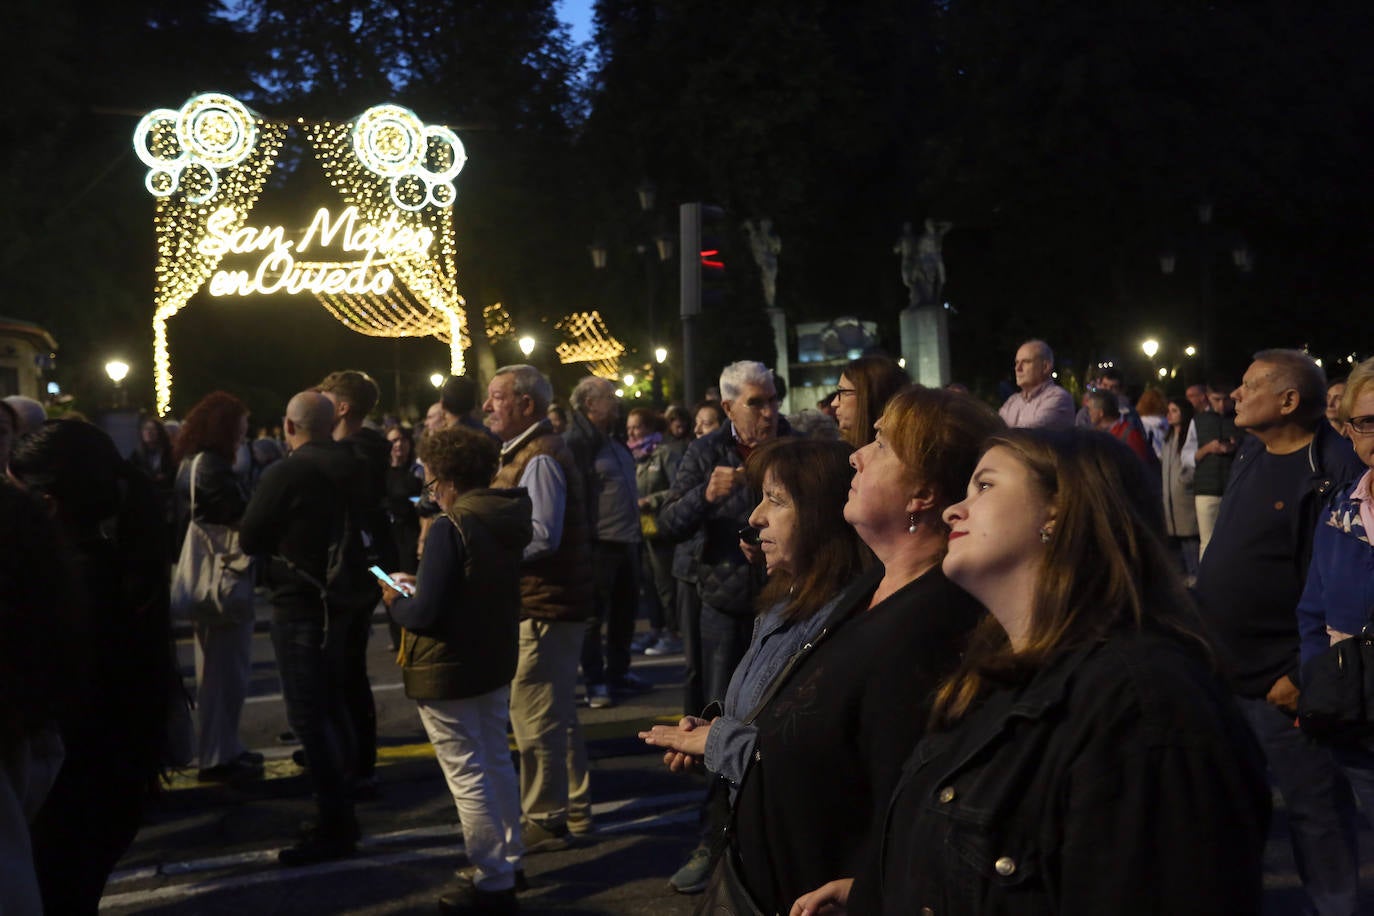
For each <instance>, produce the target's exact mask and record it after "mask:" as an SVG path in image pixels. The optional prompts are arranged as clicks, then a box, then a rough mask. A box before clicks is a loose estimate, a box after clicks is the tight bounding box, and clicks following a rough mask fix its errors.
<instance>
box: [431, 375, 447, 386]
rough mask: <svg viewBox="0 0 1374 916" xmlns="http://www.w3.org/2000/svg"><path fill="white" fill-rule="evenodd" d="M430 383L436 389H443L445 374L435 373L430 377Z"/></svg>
mask: <svg viewBox="0 0 1374 916" xmlns="http://www.w3.org/2000/svg"><path fill="white" fill-rule="evenodd" d="M429 383H430V384H431V385H433V386H434V387H435V388H441V387H443V384H444V374H443V373H442V372H435V373H434V374H433V375H431V376H430V377H429Z"/></svg>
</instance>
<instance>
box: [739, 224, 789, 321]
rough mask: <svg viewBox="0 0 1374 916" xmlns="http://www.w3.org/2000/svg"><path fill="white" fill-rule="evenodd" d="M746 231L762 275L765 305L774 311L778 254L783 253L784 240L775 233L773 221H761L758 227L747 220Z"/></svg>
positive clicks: (776, 295)
mask: <svg viewBox="0 0 1374 916" xmlns="http://www.w3.org/2000/svg"><path fill="white" fill-rule="evenodd" d="M744 229H745V231H746V232H748V233H749V247H750V248H751V249H753V252H754V263H755V264H757V265H758V266H759V273H760V274H761V275H762V280H763V301H764V304H765V305H766V306H767V307H768V308H770V309H772V308H774V307H775V305H774V304H775V302H776V301H777V298H778V254H779V253H780V252H781V251H782V239H781V238H779V237H778V234H777V233H776V232H775V231H773V221H772V220H771V219H761V220H759V222H758V224H757V225H755V224H754V221H753V220H748V219H747V220H745V221H744Z"/></svg>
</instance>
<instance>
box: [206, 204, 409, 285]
mask: <svg viewBox="0 0 1374 916" xmlns="http://www.w3.org/2000/svg"><path fill="white" fill-rule="evenodd" d="M238 218H239V216H238V213H236V212H235V211H234V210H233V209H232V208H230V207H225V208H223V209H220V210H216V211H215V212H214V213H212V214H211V215H210V219H209V220H208V221H207V223H206V235H205V238H203V239H201V241H200V243H199V244H197V245H196V250H197V251H198V252H200V254H202V255H205V256H206V257H222V256H224V255H226V254H255V253H257V252H264V254H263V257H262V260H261V261H259V262H258V266H257V269H256V270H252V271H248V270H221V271H216V273H215V275H214V276H213V277H211V278H210V295H212V296H234V295H238V296H251V295H254V294H271V293H287V294H293V295H294V294H296V293H317V294H318V293H353V294H355V295H366V294H369V293H370V294H378V295H379V294H381V293H385V292H386V291H387V290H389V289H391V286H392V284H393V283H394V282H395V279H394V277H393V275H392V272H391V270H390V269H389V268H387V267H385V266H374V261H375V262H383V263H384V262H385V261H386V259H388V258H391V257H397V256H400V257H406V256H415V255H424V254H425V253H426V252H427V251H429V248H430V246H431V245H432V244H433V243H434V233H433V232H432V231H431V230H429V229H427V228H425V227H423V226H422V227H420V228H418V229H416V228H412V227H410V226H403V225H401V223H400V221H399V220H398V219H397V218H396V214H394V213H393V214H391V215H390V216H388V217H387V219H386V221H385V222H383V223H382V224H381V225H373V224H372V223H365V222H362V221H361V220H359V218H358V208H357V207H348V208H346V209H345V210H344V211H343V212H342V213H340V214H339V215H338V218H337V219H336V218H333V217H332V215H331V214H330V212H329V209H328V208H327V207H321V208H320V209H319V210H317V211H315V217H314V219H312V220H311V221H310V226H309V227H308V228H307V229H306V230H305V232H304V233H303V234H302V235H301V237H300V238H299V239H291V238H287V235H286V229H285V228H284V227H282V226H264V227H260V228H253V227H249V226H245V227H243V228H241V229H234V228H233V225H234V223H235V222H237V221H238ZM312 246H314V247H317V248H337V249H339V250H341V251H343V252H345V253H347V254H351V255H361V257H360V258H357V259H356V260H352V261H349V262H347V263H334V264H328V265H318V264H316V265H308V266H307V265H298V264H297V263H296V255H297V254H303V253H305V252H307V251H310V250H311V247H312ZM369 274H371V275H370V276H369Z"/></svg>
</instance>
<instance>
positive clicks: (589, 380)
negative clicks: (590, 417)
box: [568, 375, 615, 413]
mask: <svg viewBox="0 0 1374 916" xmlns="http://www.w3.org/2000/svg"><path fill="white" fill-rule="evenodd" d="M614 387H615V386H613V385H612V384H611V383H610V382H608V381H606V380H605V379H604V378H600V377H598V376H595V375H589V376H587V377H586V378H584V379H583V380H582V381H580V382H578V383H577V387H575V388H573V390H572V395H571V396H570V397H569V398H568V400H569V402H571V404H572V406H573V410H580V411H582V412H583V413H586V412H587V411H586V408H587V402H588V401H590V400H591V399H592V398H593V397H595V396H596V395H600V394H606V392H607V389H611V390H612V391H614Z"/></svg>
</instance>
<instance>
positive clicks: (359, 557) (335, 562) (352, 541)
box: [277, 502, 381, 613]
mask: <svg viewBox="0 0 1374 916" xmlns="http://www.w3.org/2000/svg"><path fill="white" fill-rule="evenodd" d="M277 559H279V560H281V561H282V562H283V563H285V564H286V565H287V566H288V567H290V569H291V570H292V571H293V572H294V573H296V575H298V576H300V577H301V578H302V579H304V580H305V581H306V582H309V583H310V584H311V585H313V586H315V588H316V590H318V591H319V593H320V600H321V601H323V602H324V605H325V607H326V608H327V609H328V610H329V612H330V613H335V612H337V611H341V610H350V609H355V608H358V607H362V606H364V605H365V606H367V607H369V608H370V607H372V606H374V605H375V604H376V603H377V601H378V599H379V598H380V597H381V587H380V586H378V585H377V583H376V581H375V580H374V579H373V578H372V576H371V574H370V573H368V571H367V567H368V566H369V555H368V548H367V545H366V539H365V535H364V532H363V531H362V529H361V528H360V527H359V526H358V524H357V519H356V518H355V517H354V513H353V510H352V509H351V508H349V506H348V503H347V502H344V504H343V506H342V507H341V509H340V511H339V512H338V513H336V515H335V517H334V524H333V527H332V528H331V530H330V535H329V549H328V552H327V553H326V554H325V565H324V570H325V572H324V579H323V581H321V580H320V579H318V578H316V577H315V576H313V575H311V574H310V573H309V572H307V571H306V570H304V569H302V568H301V567H299V566H297V565H296V564H295V563H293V562H291V560H289V559H288V558H287V557H285V556H284V555H282V554H278V555H277Z"/></svg>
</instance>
